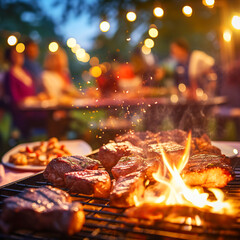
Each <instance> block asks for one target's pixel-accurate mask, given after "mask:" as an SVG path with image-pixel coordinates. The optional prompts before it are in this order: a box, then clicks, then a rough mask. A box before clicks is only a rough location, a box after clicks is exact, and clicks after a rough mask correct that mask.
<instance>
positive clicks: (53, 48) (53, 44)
mask: <svg viewBox="0 0 240 240" xmlns="http://www.w3.org/2000/svg"><path fill="white" fill-rule="evenodd" d="M58 48H59V46H58V43H56V42H51V43H50V44H49V45H48V49H49V51H50V52H56V51H57V50H58Z"/></svg>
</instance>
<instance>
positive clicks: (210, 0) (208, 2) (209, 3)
mask: <svg viewBox="0 0 240 240" xmlns="http://www.w3.org/2000/svg"><path fill="white" fill-rule="evenodd" d="M202 3H203V5H204V6H206V7H209V8H213V7H214V4H215V0H202Z"/></svg>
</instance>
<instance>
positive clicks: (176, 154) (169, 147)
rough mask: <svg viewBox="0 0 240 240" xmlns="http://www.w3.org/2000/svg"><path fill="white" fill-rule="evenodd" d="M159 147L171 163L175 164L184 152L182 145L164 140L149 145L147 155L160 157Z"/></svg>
mask: <svg viewBox="0 0 240 240" xmlns="http://www.w3.org/2000/svg"><path fill="white" fill-rule="evenodd" d="M161 148H163V150H164V151H165V153H166V155H167V158H168V159H169V160H170V162H171V164H177V163H178V162H179V161H180V159H181V158H182V155H183V153H184V147H183V146H181V145H179V144H177V143H175V142H165V143H157V144H151V145H149V146H148V147H147V150H146V155H147V157H148V158H158V159H162V154H161Z"/></svg>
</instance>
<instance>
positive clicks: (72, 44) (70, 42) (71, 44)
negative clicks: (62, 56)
mask: <svg viewBox="0 0 240 240" xmlns="http://www.w3.org/2000/svg"><path fill="white" fill-rule="evenodd" d="M76 44H77V41H76V39H75V38H69V39H68V40H67V46H68V47H69V48H73V47H75V46H76Z"/></svg>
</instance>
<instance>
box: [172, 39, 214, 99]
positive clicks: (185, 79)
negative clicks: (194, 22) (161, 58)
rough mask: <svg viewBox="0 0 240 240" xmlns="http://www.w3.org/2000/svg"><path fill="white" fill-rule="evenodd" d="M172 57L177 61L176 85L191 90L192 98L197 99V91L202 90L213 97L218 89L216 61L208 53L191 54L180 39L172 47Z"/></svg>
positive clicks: (196, 51)
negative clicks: (215, 70) (183, 85)
mask: <svg viewBox="0 0 240 240" xmlns="http://www.w3.org/2000/svg"><path fill="white" fill-rule="evenodd" d="M170 52H171V56H172V57H173V58H174V59H175V60H176V61H177V65H176V84H177V85H179V84H180V83H184V84H185V85H186V87H187V88H189V89H190V97H193V98H195V97H196V96H195V94H196V91H195V90H196V89H197V88H198V87H199V88H202V89H203V90H204V91H205V92H206V93H208V95H213V94H214V91H215V88H216V80H217V79H216V74H215V73H214V70H213V68H214V64H215V60H214V59H213V58H212V57H211V56H209V55H207V54H206V53H204V52H202V51H199V50H194V51H192V52H190V49H189V45H188V43H187V42H186V41H185V40H184V39H178V40H176V41H174V42H172V43H171V45H170Z"/></svg>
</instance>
